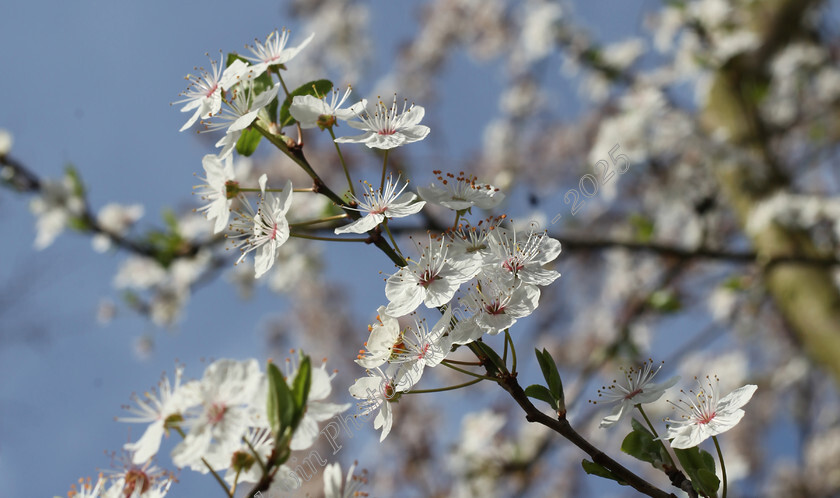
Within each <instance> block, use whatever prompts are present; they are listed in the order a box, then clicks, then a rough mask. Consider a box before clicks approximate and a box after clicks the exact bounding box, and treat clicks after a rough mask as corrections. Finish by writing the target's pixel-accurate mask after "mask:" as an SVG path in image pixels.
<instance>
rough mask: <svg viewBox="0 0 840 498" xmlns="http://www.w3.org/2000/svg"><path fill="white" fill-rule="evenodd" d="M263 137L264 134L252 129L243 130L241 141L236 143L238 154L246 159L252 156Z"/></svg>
mask: <svg viewBox="0 0 840 498" xmlns="http://www.w3.org/2000/svg"><path fill="white" fill-rule="evenodd" d="M275 101H276V99H275ZM262 137H263V136H262V133H260V132H259V131H257V130H254V129H251V128H246V129H244V130H242V135H240V136H239V140H237V141H236V152H238V153H239V154H240V155H242V156H245V157H248V156H250V155H251V154H253V153H254V152H255V151H256V150H257V147H258V146H259V145H260V140H262Z"/></svg>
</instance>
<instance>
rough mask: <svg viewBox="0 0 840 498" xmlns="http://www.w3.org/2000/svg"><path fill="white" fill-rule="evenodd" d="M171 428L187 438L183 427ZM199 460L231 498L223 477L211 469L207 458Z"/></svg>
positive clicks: (231, 495) (231, 497) (183, 437)
mask: <svg viewBox="0 0 840 498" xmlns="http://www.w3.org/2000/svg"><path fill="white" fill-rule="evenodd" d="M173 429H175V430H176V431H177V432H178V434H180V435H181V439H186V438H187V435H186V434H184V431H183V429H181V428H180V427H178V426H177V425H176V426H174V427H173ZM201 461H202V462H204V465H206V466H207V468H208V469H209V470H210V473H211V474H213V477H215V478H216V482H218V483H219V485H220V486H221V487H222V489H224V490H225V495H227V496H228V497H230V498H233V494H232V493H231V492H230V490H229V489H228V487H227V484H226V483H225V481H224V480H223V479H222V478H221V477H220V476H219V474H217V473H216V471H215V470H213V467H211V466H210V464H209V463H208V462H207V460H205V459H204V457H201Z"/></svg>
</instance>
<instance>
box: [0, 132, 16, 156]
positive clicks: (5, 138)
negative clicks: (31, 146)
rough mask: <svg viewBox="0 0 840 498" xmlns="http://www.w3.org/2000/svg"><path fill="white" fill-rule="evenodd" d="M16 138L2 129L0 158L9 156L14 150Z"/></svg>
mask: <svg viewBox="0 0 840 498" xmlns="http://www.w3.org/2000/svg"><path fill="white" fill-rule="evenodd" d="M14 143H15V138H14V136H12V134H11V133H9V131H8V130H5V129H3V128H0V157H3V156H5V155H7V154H8V153H9V152H10V151H11V150H12V145H13V144H14Z"/></svg>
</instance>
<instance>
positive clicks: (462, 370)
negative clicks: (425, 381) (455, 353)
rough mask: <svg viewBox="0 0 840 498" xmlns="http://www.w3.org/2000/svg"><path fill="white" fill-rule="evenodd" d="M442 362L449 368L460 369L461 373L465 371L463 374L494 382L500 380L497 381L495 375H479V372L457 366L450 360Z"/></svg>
mask: <svg viewBox="0 0 840 498" xmlns="http://www.w3.org/2000/svg"><path fill="white" fill-rule="evenodd" d="M440 364H441V365H443V366H445V367H449V368H451V369H452V370H457V371H459V372H461V373H463V374H467V375H470V376H473V377H476V378H478V379H479V380H492V381H493V382H498V381H497V380H496V379H494V378H493V377H488V376H486V375H479V374H477V373H473V372H470V371H469V370H464V369H463V368H458V367H456V366H455V365H451V364H450V363H449V360H443V361H441V362H440Z"/></svg>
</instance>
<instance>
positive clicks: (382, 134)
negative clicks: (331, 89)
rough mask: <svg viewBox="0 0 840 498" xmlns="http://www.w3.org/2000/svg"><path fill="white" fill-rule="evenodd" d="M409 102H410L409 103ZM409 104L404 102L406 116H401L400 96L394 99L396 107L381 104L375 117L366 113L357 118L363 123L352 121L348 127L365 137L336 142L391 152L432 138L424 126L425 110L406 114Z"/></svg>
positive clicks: (346, 138) (416, 109) (403, 112)
mask: <svg viewBox="0 0 840 498" xmlns="http://www.w3.org/2000/svg"><path fill="white" fill-rule="evenodd" d="M406 102H407V101H406ZM406 102H403V107H402V112H400V113H399V114H397V96H396V95H394V103H393V104H391V107H390V108H388V107H386V106H385V104H384V103H383V102H382V101H381V100H380V101H379V102H377V104H376V108H375V109H374V111H373V113H371V112H370V111H368V110H365V112H364V113H359V114H357V115H356V116H357V117H358V118H359V119H360V120H361V121H348V122H347V124H348V125H350V126H351V127H352V128H356V129H357V130H363V131H364V132H365V133H363V134H361V135H354V136H352V137H340V138H336V139H335V141H336V142H338V143H355V144H365V145H367V146H368V147H370V148H372V149H382V150H388V149H393V148H394V147H399V146H400V145H405V144H410V143H412V142H418V141H420V140H423V139H424V138H426V135H428V134H429V127H428V126H424V125H421V124H418V123H420V121H421V120H422V119H423V115H424V114H425V113H426V111H425V109H423V108H422V107H421V106H419V105H418V106H415V105H414V104H411V106H410V107H409V108H408V110H406V108H405V107H406Z"/></svg>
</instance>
